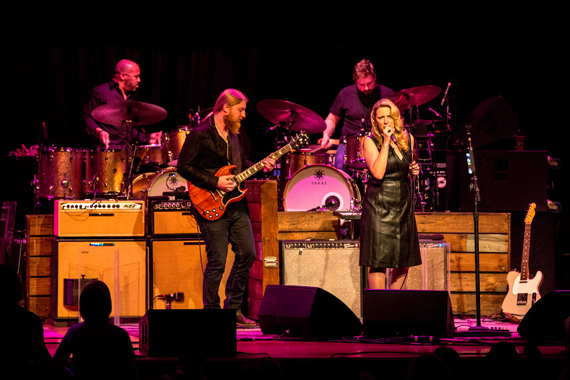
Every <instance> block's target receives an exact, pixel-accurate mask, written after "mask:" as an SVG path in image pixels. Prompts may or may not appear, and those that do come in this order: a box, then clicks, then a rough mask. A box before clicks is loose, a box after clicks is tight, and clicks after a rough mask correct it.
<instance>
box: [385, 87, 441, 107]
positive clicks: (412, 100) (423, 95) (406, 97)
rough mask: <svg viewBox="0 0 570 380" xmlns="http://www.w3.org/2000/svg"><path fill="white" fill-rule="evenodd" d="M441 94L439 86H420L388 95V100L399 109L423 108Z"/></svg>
mask: <svg viewBox="0 0 570 380" xmlns="http://www.w3.org/2000/svg"><path fill="white" fill-rule="evenodd" d="M440 92H441V88H439V87H437V86H420V87H412V88H408V89H405V90H402V91H398V92H396V93H394V94H392V95H388V96H387V98H388V99H389V100H391V101H392V102H393V103H394V104H395V105H396V106H398V108H400V109H405V108H409V107H412V106H421V105H422V104H425V103H427V102H429V101H430V100H432V99H434V98H435V97H436V96H438V95H439V93H440Z"/></svg>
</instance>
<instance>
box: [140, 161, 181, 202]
mask: <svg viewBox="0 0 570 380" xmlns="http://www.w3.org/2000/svg"><path fill="white" fill-rule="evenodd" d="M184 191H188V181H186V180H185V179H184V178H182V176H181V175H180V174H178V172H177V171H176V168H168V169H166V170H163V171H161V172H158V173H144V174H141V175H139V176H138V177H137V178H135V180H134V181H133V199H139V200H145V199H146V198H147V197H162V196H163V195H164V193H169V192H184Z"/></svg>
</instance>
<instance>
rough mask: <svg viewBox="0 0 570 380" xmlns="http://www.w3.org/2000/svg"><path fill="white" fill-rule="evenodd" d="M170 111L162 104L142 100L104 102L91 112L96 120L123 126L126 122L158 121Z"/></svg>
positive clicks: (145, 122)
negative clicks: (161, 105)
mask: <svg viewBox="0 0 570 380" xmlns="http://www.w3.org/2000/svg"><path fill="white" fill-rule="evenodd" d="M167 115H168V112H166V110H165V109H164V108H162V107H160V106H156V105H154V104H149V103H142V102H112V103H107V104H103V105H101V106H99V107H97V108H95V109H94V110H93V111H92V112H91V116H93V118H94V119H95V120H97V121H98V122H100V123H103V124H110V125H113V126H115V127H121V126H123V125H124V124H125V123H132V124H133V125H134V126H140V125H150V124H154V123H158V122H159V121H162V120H164V119H165V118H166V116H167Z"/></svg>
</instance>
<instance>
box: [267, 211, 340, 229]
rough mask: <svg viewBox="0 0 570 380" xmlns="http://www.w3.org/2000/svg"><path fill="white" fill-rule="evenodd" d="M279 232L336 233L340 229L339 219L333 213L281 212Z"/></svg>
mask: <svg viewBox="0 0 570 380" xmlns="http://www.w3.org/2000/svg"><path fill="white" fill-rule="evenodd" d="M278 218H279V232H305V231H335V232H337V233H338V230H339V228H340V222H339V218H338V217H336V216H334V215H333V212H332V211H321V212H319V211H287V212H279V215H278Z"/></svg>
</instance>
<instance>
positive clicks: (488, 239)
mask: <svg viewBox="0 0 570 380" xmlns="http://www.w3.org/2000/svg"><path fill="white" fill-rule="evenodd" d="M416 222H417V225H418V232H419V233H420V234H442V235H443V236H444V238H445V241H446V242H447V243H449V244H450V248H451V257H450V269H451V283H450V289H449V290H450V296H451V303H452V305H453V312H454V314H464V313H467V314H475V311H476V293H475V287H476V285H475V235H474V221H473V214H472V213H416ZM510 225H511V223H510V214H508V213H481V214H479V272H480V273H479V281H480V291H481V297H480V301H481V315H491V314H495V313H498V312H500V311H501V305H502V302H503V299H504V298H505V295H506V293H507V273H508V271H509V270H510V246H511V245H510V236H511V233H510Z"/></svg>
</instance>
